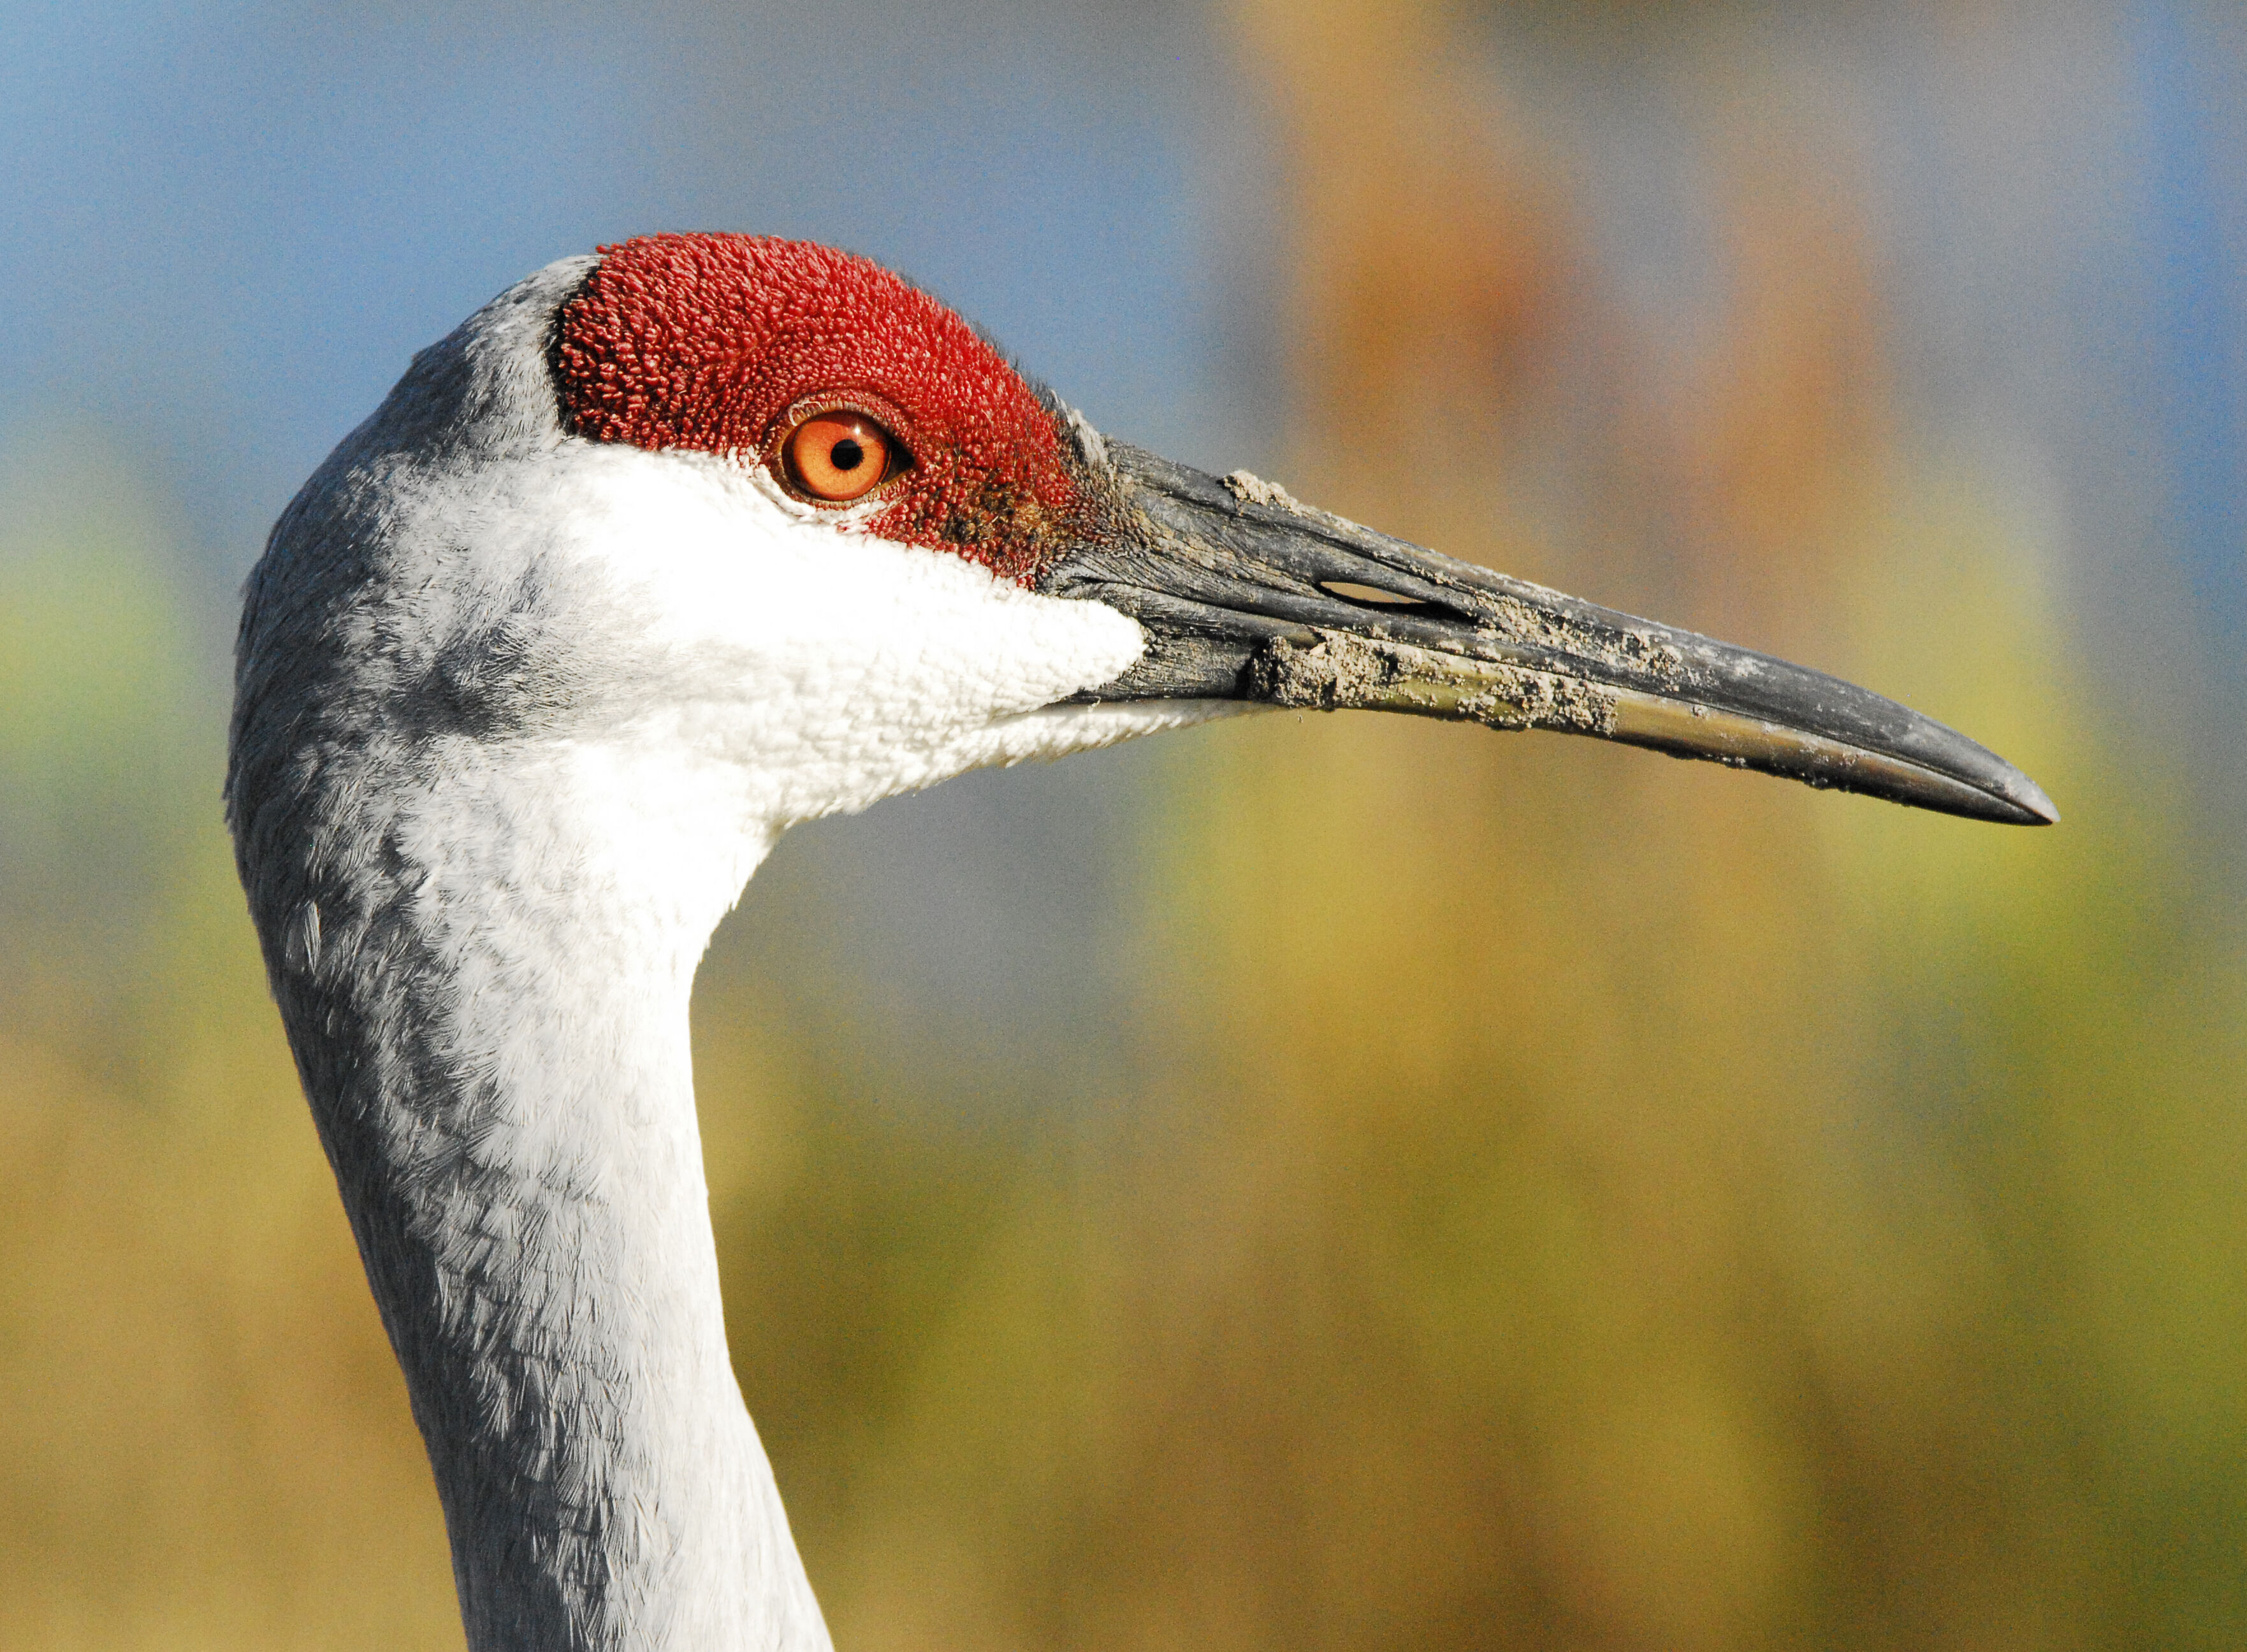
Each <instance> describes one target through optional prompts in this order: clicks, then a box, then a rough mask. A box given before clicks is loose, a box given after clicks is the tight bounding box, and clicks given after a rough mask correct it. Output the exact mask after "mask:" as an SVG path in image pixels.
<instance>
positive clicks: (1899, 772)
mask: <svg viewBox="0 0 2247 1652" xmlns="http://www.w3.org/2000/svg"><path fill="white" fill-rule="evenodd" d="M1080 430H1082V427H1080ZM1083 434H1084V435H1085V436H1087V437H1089V435H1090V433H1089V432H1083ZM1097 441H1098V439H1097V438H1090V440H1089V441H1088V443H1087V446H1088V447H1089V448H1090V449H1091V451H1089V452H1088V454H1087V455H1086V457H1087V459H1088V460H1089V461H1091V462H1092V464H1093V465H1094V466H1095V467H1096V468H1097V470H1098V471H1100V472H1101V473H1103V479H1112V481H1113V485H1114V494H1113V496H1112V498H1111V499H1110V502H1109V505H1108V509H1106V511H1105V512H1104V513H1103V515H1105V517H1106V519H1107V521H1106V524H1105V531H1104V532H1103V534H1102V535H1101V536H1100V537H1099V538H1097V539H1096V540H1093V541H1088V542H1085V543H1082V544H1080V545H1078V546H1076V547H1074V548H1072V549H1071V550H1069V552H1068V553H1067V554H1065V555H1064V556H1062V557H1061V558H1060V559H1059V560H1058V561H1057V562H1056V563H1055V564H1054V565H1053V566H1052V567H1051V568H1050V569H1049V570H1048V572H1047V573H1046V575H1045V576H1044V577H1043V579H1042V582H1041V584H1040V589H1042V590H1044V591H1046V592H1047V593H1048V594H1049V595H1052V596H1056V597H1083V598H1090V599H1093V600H1096V601H1099V602H1103V603H1106V604H1109V605H1110V607H1113V608H1117V609H1120V610H1122V611H1123V612H1124V613H1127V614H1129V615H1130V616H1131V617H1132V618H1135V619H1137V621H1138V622H1139V624H1140V625H1142V626H1144V628H1145V630H1146V631H1147V635H1148V638H1149V645H1148V648H1147V652H1146V653H1145V654H1144V656H1143V657H1142V658H1141V659H1140V660H1139V662H1138V663H1137V665H1135V666H1132V668H1131V669H1130V671H1128V672H1125V673H1124V674H1123V676H1121V677H1119V678H1117V679H1116V680H1115V681H1114V682H1112V683H1108V684H1104V685H1103V686H1101V687H1099V688H1096V689H1094V690H1091V691H1089V692H1088V693H1084V694H1082V695H1079V696H1077V698H1079V699H1081V700H1259V701H1262V702H1265V703H1267V704H1270V705H1275V706H1297V707H1315V708H1317V709H1320V710H1366V711H1399V712H1412V713H1417V714H1418V715H1421V716H1425V717H1443V718H1450V719H1452V720H1458V721H1462V722H1478V723H1482V724H1485V725H1486V726H1487V727H1492V728H1549V729H1556V730H1558V731H1560V732H1561V733H1563V734H1590V735H1595V736H1596V737H1598V738H1600V739H1602V740H1613V741H1622V742H1623V743H1625V744H1627V745H1632V746H1645V747H1651V748H1653V749H1654V750H1656V751H1664V752H1669V753H1670V754H1672V755H1675V756H1679V757H1697V758H1703V759H1706V760H1707V761H1711V762H1718V763H1724V764H1727V765H1729V766H1730V767H1732V768H1752V769H1757V770H1759V771H1761V772H1762V773H1764V774H1767V775H1786V777H1788V778H1789V779H1793V780H1799V781H1802V782H1805V783H1806V784H1808V785H1811V786H1817V787H1828V788H1833V789H1834V790H1837V791H1851V792H1862V793H1864V794H1865V795H1868V796H1871V797H1885V798H1887V799H1888V800H1889V801H1891V802H1899V803H1909V804H1911V805H1913V806H1914V807H1916V808H1919V809H1936V810H1940V811H1942V812H1943V813H1945V814H1950V815H1964V816H1969V817H1970V818H1972V819H1975V820H1989V821H2001V822H2004V823H2008V824H2011V825H2019V826H2044V825H2050V824H2051V823H2053V822H2055V821H2057V820H2058V819H2059V811H2057V810H2056V809H2053V808H2052V802H2051V800H2050V799H2049V798H2047V797H2046V795H2044V793H2043V791H2042V790H2041V789H2040V788H2039V787H2038V786H2037V783H2036V782H2034V781H2032V780H2031V779H2030V778H2029V777H2028V776H2027V775H2024V774H2023V773H2021V771H2020V770H2019V769H2018V768H2014V767H2013V766H2012V765H2011V763H2008V762H2006V761H2005V760H2004V759H2003V758H2001V757H1999V756H1998V755H1997V754H1995V753H1993V752H1991V751H1988V750H1985V749H1984V747H1980V746H1977V745H1976V744H1975V743H1974V742H1973V741H1970V740H1969V739H1967V738H1966V737H1965V736H1964V734H1958V733H1957V732H1956V731H1954V730H1952V729H1950V728H1946V727H1943V725H1942V724H1941V723H1938V722H1936V721H1934V720H1932V719H1930V718H1927V717H1923V716H1921V715H1920V714H1919V713H1917V712H1915V711H1912V710H1910V709H1909V708H1908V707H1903V706H1900V705H1898V704H1897V703H1896V702H1895V701H1894V700H1883V699H1882V697H1881V696H1880V695H1878V694H1874V693H1867V692H1866V691H1865V690H1864V689H1861V688H1857V687H1853V686H1851V685H1849V684H1847V683H1845V682H1841V681H1840V680H1839V679H1835V678H1832V677H1828V676H1826V675H1824V674H1823V673H1821V672H1814V671H1808V670H1806V669H1804V668H1803V667H1802V666H1790V665H1788V664H1787V663H1786V661H1784V660H1780V659H1772V658H1771V657H1770V656H1769V655H1767V654H1759V653H1755V652H1752V651H1751V650H1748V649H1745V648H1735V647H1733V646H1731V645H1730V644H1727V643H1720V642H1716V641H1713V640H1711V638H1706V637H1701V636H1697V635H1695V634H1694V633H1693V632H1691V631H1678V630H1677V629H1675V628H1673V627H1671V626H1669V625H1657V624H1656V623H1654V622H1652V621H1649V620H1644V619H1634V618H1631V617H1630V616H1629V615H1628V614H1620V613H1616V612H1615V611H1612V610H1609V609H1605V608H1599V607H1595V606H1594V605H1593V604H1590V603H1586V602H1580V601H1578V600H1577V599H1576V598H1575V597H1565V596H1562V595H1561V593H1560V592H1559V591H1555V590H1546V589H1545V588H1544V587H1543V586H1541V585H1533V584H1528V583H1527V582H1526V581H1524V580H1519V579H1512V578H1509V577H1506V575H1504V574H1499V573H1493V572H1492V571H1491V570H1488V569H1486V568H1479V567H1476V566H1475V565H1473V564H1472V563H1462V562H1454V561H1453V560H1452V559H1451V558H1450V557H1448V556H1438V555H1437V554H1436V553H1435V552H1433V551H1428V550H1421V549H1420V548H1419V547H1417V546H1416V545H1410V544H1406V543H1404V541H1402V540H1397V539H1391V538H1390V537H1388V536H1386V535H1384V534H1377V533H1374V532H1372V531H1371V530H1370V529H1364V528H1361V527H1358V526H1357V525H1356V523H1354V522H1345V521H1343V520H1342V518H1341V517H1339V516H1335V515H1329V514H1328V513H1327V512H1325V511H1322V510H1315V509H1311V508H1309V507H1308V506H1305V505H1301V504H1298V503H1297V502H1295V501H1294V500H1293V499H1291V498H1289V497H1288V496H1287V494H1286V492H1284V491H1283V490H1282V489H1281V488H1275V487H1273V486H1272V485H1271V484H1269V483H1267V482H1261V481H1257V480H1256V479H1255V478H1254V477H1252V476H1249V475H1247V474H1246V473H1243V472H1235V473H1234V474H1232V475H1230V476H1227V477H1225V478H1223V479H1221V480H1220V479H1219V478H1218V477H1215V476H1210V475H1206V474H1203V473H1202V472H1200V471H1197V470H1191V469H1188V468H1186V467H1185V466H1183V465H1174V464H1171V462H1170V461H1167V460H1164V459H1158V458H1157V457H1156V456H1155V455H1154V454H1148V453H1143V452H1141V451H1139V450H1138V449H1137V448H1132V447H1125V446H1123V444H1121V443H1108V444H1105V445H1104V447H1103V446H1098V445H1096V444H1097Z"/></svg>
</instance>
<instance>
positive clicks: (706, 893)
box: [245, 742, 829, 1652]
mask: <svg viewBox="0 0 2247 1652" xmlns="http://www.w3.org/2000/svg"><path fill="white" fill-rule="evenodd" d="M412 767H413V772H412V773H411V774H410V775H391V776H388V777H386V779H385V781H384V783H382V784H379V785H374V784H367V783H365V777H364V776H362V777H360V781H359V782H358V783H334V784H328V785H324V786H323V787H321V788H319V789H318V790H317V791H316V792H315V793H314V794H312V795H311V798H310V800H309V802H308V804H307V811H308V813H309V815H310V816H311V818H310V819H309V820H307V821H306V822H304V826H305V828H306V829H304V830H301V831H299V832H296V833H292V834H290V835H289V836H290V840H291V841H293V842H296V843H308V844H311V845H314V846H315V847H314V849H313V850H311V852H308V853H306V854H304V855H303V856H302V857H289V856H285V855H284V856H282V857H277V859H276V861H275V862H273V863H269V864H253V863H254V859H255V847H256V841H255V836H254V834H253V836H252V838H250V839H248V840H245V868H246V870H249V872H250V873H252V874H253V875H252V876H250V877H249V884H250V889H251V894H252V901H253V905H254V906H256V907H258V908H259V909H260V910H259V913H258V915H259V918H260V925H259V926H260V929H261V931H262V932H263V933H264V934H265V937H266V940H267V947H268V954H269V962H270V964H271V966H272V971H273V975H274V980H275V987H276V992H277V997H278V998H279V1000H280V1002H281V1006H282V1008H283V1016H284V1019H285V1021H287V1024H288V1027H289V1030H290V1038H291V1041H292V1044H293V1046H294V1048H296V1051H297V1058H298V1062H299V1066H300V1068H301V1069H302V1071H303V1075H304V1082H305V1088H306V1090H307V1093H308V1094H309V1096H311V1102H312V1106H313V1111H314V1114H315V1116H316V1117H317V1119H318V1123H319V1126H320V1130H321V1135H322V1137H323V1140H324V1143H325V1144H326V1146H327V1149H328V1151H329V1155H330V1157H331V1161H332V1163H333V1164H334V1167H335V1171H336V1175H337V1180H338V1184H339V1186H340V1187H341V1190H342V1192H343V1196H344V1201H345V1205H346V1207H347V1209H348V1211H349V1214H350V1217H351V1221H352V1229H353V1231H354V1232H355V1234H356V1235H357V1238H358V1240H359V1249H360V1253H361V1255H362V1257H363V1259H364V1260H365V1265H366V1271H367V1276H368V1279H369V1280H370V1281H371V1282H372V1286H373V1289H374V1294H375V1298H376V1300H377V1302H378V1304H379V1307H380V1308H381V1311H382V1316H383V1320H384V1322H385V1324H386V1327H387V1328H388V1330H389V1333H390V1337H391V1341H392V1343H393V1347H394V1348H395V1349H396V1352H397V1355H398V1359H399V1362H400V1365H401V1367H402V1368H403V1369H404V1371H405V1374H406V1384H407V1387H408V1389H409V1391H410V1393H411V1396H412V1400H413V1413H414V1416H415V1418H416V1420H417V1421H418V1422H419V1423H420V1428H421V1431H422V1436H423V1438H424V1440H425V1441H426V1443H427V1448H428V1453H429V1459H430V1463H431V1465H432V1467H433V1468H434V1471H435V1477H436V1481H437V1489H438V1492H439V1495H440V1498H441V1500H442V1502H443V1505H444V1510H445V1518H446V1523H447V1530H448V1533H449V1535H450V1539H451V1543H452V1551H453V1563H454V1576H455V1580H456V1582H457V1584H458V1586H459V1590H460V1596H461V1608H462V1614H463V1616H464V1619H465V1621H466V1625H467V1629H468V1644H469V1646H470V1648H471V1649H473V1652H529V1649H533V1648H536V1649H540V1652H551V1649H563V1648H567V1649H584V1652H625V1649H642V1648H647V1649H653V1648H657V1647H662V1648H666V1649H704V1648H708V1649H718V1648H727V1649H732V1648H736V1647H745V1646H754V1647H758V1648H770V1649H775V1652H781V1649H785V1652H825V1649H827V1648H828V1646H829V1641H828V1636H827V1632H826V1629H825V1628H824V1626H823V1622H822V1621H821V1618H820V1614H819V1610H818V1608H817V1606H816V1603H815V1602H814V1600H813V1598H812V1594H811V1591H810V1587H809V1583H808V1582H807V1581H806V1580H805V1576H804V1573H803V1566H802V1563H801V1561H800V1560H799V1559H798V1558H797V1555H796V1548H795V1546H794V1543H793V1541H792V1539H791V1538H790V1535H789V1528H788V1522H787V1519H786V1516H785V1515H784V1513H783V1512H782V1507H781V1502H780V1498H779V1495H778V1492H777V1491H776V1490H775V1485H774V1480H773V1476H772V1471H771V1469H770V1467H769V1465H768V1463H767V1460H766V1457H765V1455H764V1451H763V1450H762V1446H761V1445H760V1444H759V1442H758V1439H757V1437H756V1433H755V1429H754V1427H753V1426H752V1424H751V1423H750V1420H749V1416H748V1410H747V1409H746V1407H745V1406H744V1405H743V1403H742V1400H741V1391H740V1389H739V1387H738V1385H737V1383H736V1382H735V1379H734V1372H733V1369H732V1366H731V1363H730V1362H729V1359H728V1357H727V1345H726V1328H725V1319H724V1313H723V1308H722V1305H721V1300H720V1295H719V1281H718V1267H717V1258H716V1252H715V1248H714V1244H713V1239H712V1232H711V1226H710V1215H709V1208H708V1195H707V1189H706V1185H705V1183H704V1179H703V1169H702V1157H701V1146H700V1136H699V1133H698V1130H697V1123H696V1117H695V1109H694V1094H693V1068H692V1063H691V1059H690V1055H689V1049H688V1034H687V1007H688V997H689V993H690V991H691V988H692V985H693V972H694V967H695V965H696V962H697V960H698V959H699V958H700V954H701V952H702V951H703V949H704V947H705V945H707V940H708V938H709V935H710V933H711V932H712V930H713V929H714V926H715V925H716V923H717V920H718V918H720V917H721V916H722V914H723V912H724V911H725V910H726V908H727V906H728V905H731V903H732V901H733V900H734V898H735V896H736V895H737V894H738V892H739V891H740V889H741V884H742V882H743V880H744V879H745V878H746V877H747V876H748V871H749V870H750V869H751V868H752V867H753V866H754V864H755V861H756V859H757V858H758V857H760V856H761V855H762V852H763V850H764V848H765V847H766V843H767V840H766V839H765V838H764V837H763V836H761V835H759V834H758V833H756V832H755V831H753V830H750V829H747V828H745V827H743V826H741V824H740V823H741V821H743V820H745V819H747V818H748V816H747V815H746V813H745V812H743V811H742V810H741V809H739V807H738V802H739V800H738V799H734V798H731V797H728V796H727V795H723V792H722V788H717V789H714V790H713V789H710V788H705V794H702V795H686V794H683V793H682V792H681V790H680V783H681V782H680V778H679V776H678V775H675V774H666V775H665V776H664V777H663V782H662V783H661V784H659V783H657V782H656V781H655V779H654V778H653V776H652V775H648V774H639V773H635V772H634V769H633V759H632V755H631V754H630V753H629V752H627V751H625V750H622V749H614V748H608V749H604V748H589V747H572V746H568V745H557V747H554V748H553V749H552V750H550V751H544V752H540V751H537V750H536V749H535V748H534V749H531V750H529V751H525V750H524V749H522V748H517V749H515V750H513V751H509V752H507V753H504V754H502V755H500V756H498V757H493V756H491V755H490V754H486V753H483V752H482V751H481V749H480V748H479V747H475V745H473V744H472V743H467V742H463V743H461V745H459V746H458V747H456V748H454V749H453V750H451V751H449V752H447V753H442V754H434V755H433V754H431V753H430V752H429V751H427V750H426V749H423V750H421V751H420V754H419V755H417V756H416V757H415V759H414V760H413V765H412ZM377 811H379V812H377ZM339 845H340V847H339ZM321 846H324V848H325V850H326V852H324V853H323V852H320V850H321Z"/></svg>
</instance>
